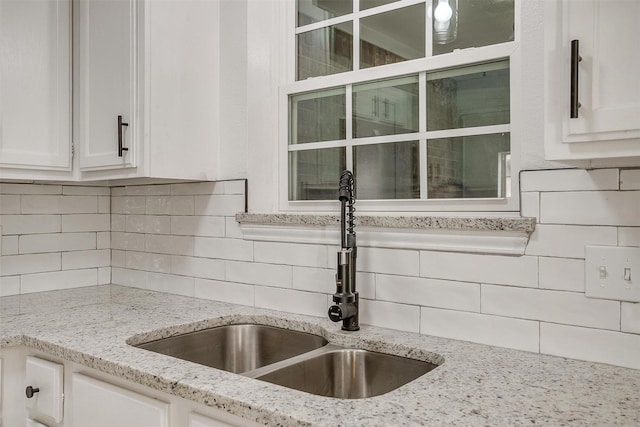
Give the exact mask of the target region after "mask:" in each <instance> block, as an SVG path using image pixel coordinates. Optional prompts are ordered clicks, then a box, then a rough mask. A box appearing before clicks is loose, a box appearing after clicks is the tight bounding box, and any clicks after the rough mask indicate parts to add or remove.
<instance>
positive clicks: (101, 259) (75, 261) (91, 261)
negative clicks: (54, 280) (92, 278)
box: [62, 249, 111, 270]
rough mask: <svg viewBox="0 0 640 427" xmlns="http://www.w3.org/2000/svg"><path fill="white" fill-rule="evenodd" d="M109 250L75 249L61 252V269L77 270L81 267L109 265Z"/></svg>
mask: <svg viewBox="0 0 640 427" xmlns="http://www.w3.org/2000/svg"><path fill="white" fill-rule="evenodd" d="M110 265H111V250H110V249H101V250H95V251H76V252H63V253H62V269H63V270H79V269H82V268H94V267H109V266H110Z"/></svg>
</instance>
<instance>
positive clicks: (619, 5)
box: [564, 0, 640, 140]
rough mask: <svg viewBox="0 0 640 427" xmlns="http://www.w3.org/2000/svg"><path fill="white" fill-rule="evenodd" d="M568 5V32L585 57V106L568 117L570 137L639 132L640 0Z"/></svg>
mask: <svg viewBox="0 0 640 427" xmlns="http://www.w3.org/2000/svg"><path fill="white" fill-rule="evenodd" d="M564 7H565V12H564V14H565V16H567V18H568V20H569V22H568V30H569V34H568V35H569V38H570V39H571V40H578V41H579V48H580V49H579V50H580V56H581V57H582V61H581V62H580V63H579V65H578V70H579V79H578V89H579V90H578V94H579V101H580V104H581V107H580V108H579V110H578V113H579V115H578V118H574V119H570V120H569V128H568V132H567V133H568V135H569V137H570V138H574V139H576V140H595V139H616V138H619V137H620V136H625V135H624V133H628V132H635V135H636V136H640V78H639V76H640V48H639V47H638V41H639V40H640V39H639V38H638V36H637V25H638V23H639V22H640V2H639V1H629V0H607V1H603V0H595V1H584V0H581V1H575V0H574V1H568V2H566V4H565V6H564ZM569 43H570V41H569ZM595 134H597V135H595ZM627 137H628V135H627Z"/></svg>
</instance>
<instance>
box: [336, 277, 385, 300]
mask: <svg viewBox="0 0 640 427" xmlns="http://www.w3.org/2000/svg"><path fill="white" fill-rule="evenodd" d="M334 281H335V280H334ZM356 290H357V291H358V293H359V294H360V298H367V299H375V298H376V275H375V274H373V273H365V272H362V271H358V272H357V273H356ZM334 292H335V286H334V289H333V290H332V291H331V293H334Z"/></svg>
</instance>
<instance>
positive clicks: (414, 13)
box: [360, 3, 425, 68]
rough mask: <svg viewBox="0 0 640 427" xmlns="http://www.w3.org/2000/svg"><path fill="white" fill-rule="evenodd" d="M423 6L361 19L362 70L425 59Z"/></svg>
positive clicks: (419, 5) (418, 5)
mask: <svg viewBox="0 0 640 427" xmlns="http://www.w3.org/2000/svg"><path fill="white" fill-rule="evenodd" d="M424 7H425V5H424V3H423V4H417V5H415V6H409V7H404V8H402V9H397V10H393V11H391V12H386V13H380V14H377V15H372V16H369V17H366V18H362V19H361V20H360V68H369V67H374V66H377V65H384V64H391V63H394V62H402V61H406V60H408V59H416V58H424V48H425V41H424V39H425V13H424Z"/></svg>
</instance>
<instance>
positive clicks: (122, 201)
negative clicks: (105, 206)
mask: <svg viewBox="0 0 640 427" xmlns="http://www.w3.org/2000/svg"><path fill="white" fill-rule="evenodd" d="M145 206H146V198H145V197H143V196H124V197H111V213H113V214H128V215H142V214H144V213H145Z"/></svg>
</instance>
